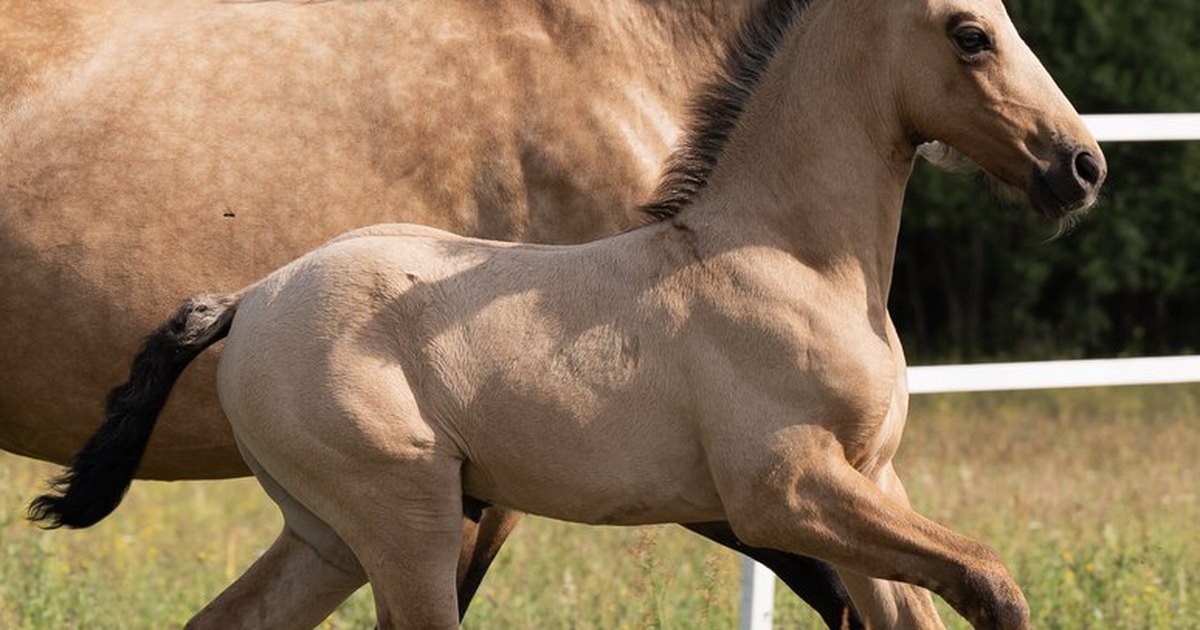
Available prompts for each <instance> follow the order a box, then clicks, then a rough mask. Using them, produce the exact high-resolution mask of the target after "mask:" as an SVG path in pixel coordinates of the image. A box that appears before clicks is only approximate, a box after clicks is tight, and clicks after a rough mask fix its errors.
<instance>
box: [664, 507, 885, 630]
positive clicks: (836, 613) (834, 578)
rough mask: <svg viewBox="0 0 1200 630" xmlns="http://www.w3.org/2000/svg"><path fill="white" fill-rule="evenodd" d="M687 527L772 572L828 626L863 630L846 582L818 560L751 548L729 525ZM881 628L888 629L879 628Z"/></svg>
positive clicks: (694, 525) (694, 524)
mask: <svg viewBox="0 0 1200 630" xmlns="http://www.w3.org/2000/svg"><path fill="white" fill-rule="evenodd" d="M684 527H686V528H688V529H690V530H692V531H693V532H695V533H697V534H700V535H701V536H704V537H705V538H707V539H709V540H711V541H713V542H715V543H718V544H721V545H724V546H726V547H728V548H730V549H732V550H734V551H736V552H738V553H741V554H744V555H746V556H749V557H751V558H753V559H754V560H755V561H757V562H761V563H762V564H763V565H765V566H766V567H767V568H769V569H771V571H773V572H774V573H775V575H777V576H778V577H779V579H780V580H783V583H784V584H786V585H787V586H788V588H790V589H792V592H794V593H795V594H796V595H798V596H799V597H800V598H801V599H803V600H804V602H805V603H807V604H808V605H809V606H812V608H813V610H815V611H816V612H817V614H819V615H820V616H821V619H822V620H823V621H824V622H825V625H827V626H829V627H830V628H836V629H837V630H858V629H859V628H862V627H863V623H862V621H861V620H860V619H859V616H858V613H857V611H856V610H855V608H854V606H853V605H852V602H851V601H850V595H849V594H848V593H847V592H846V588H845V586H843V584H842V579H841V577H840V576H839V574H838V573H837V572H836V571H835V570H834V568H833V567H831V566H829V565H828V564H825V563H824V562H822V561H820V560H817V559H815V558H809V557H807V556H799V555H796V554H792V553H787V552H786V551H779V550H777V549H765V548H762V547H750V546H747V545H745V544H743V543H742V541H740V540H738V538H737V536H735V535H734V534H733V529H731V528H730V527H729V523H726V522H723V521H722V522H715V523H688V524H685V525H684ZM875 627H880V628H887V627H892V626H888V625H883V626H878V625H877V626H875Z"/></svg>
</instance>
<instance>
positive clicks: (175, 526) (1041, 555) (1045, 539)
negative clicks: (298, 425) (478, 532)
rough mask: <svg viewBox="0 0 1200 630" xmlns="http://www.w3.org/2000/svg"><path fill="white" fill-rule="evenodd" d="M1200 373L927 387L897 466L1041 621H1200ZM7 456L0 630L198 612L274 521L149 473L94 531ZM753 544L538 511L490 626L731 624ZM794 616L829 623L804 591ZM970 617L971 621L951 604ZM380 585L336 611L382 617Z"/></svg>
mask: <svg viewBox="0 0 1200 630" xmlns="http://www.w3.org/2000/svg"><path fill="white" fill-rule="evenodd" d="M1198 455H1200V387H1195V386H1174V387H1155V388H1133V389H1108V390H1080V391H1073V392H1046V393H1019V394H983V395H978V394H976V395H953V396H932V397H918V398H915V399H914V401H913V408H912V413H911V414H910V420H909V426H908V430H907V432H906V435H905V440H904V445H903V446H902V448H901V452H900V455H899V457H898V463H897V467H898V469H899V471H900V474H901V475H902V476H903V477H904V479H905V480H906V484H907V486H908V489H909V493H910V494H911V495H912V498H913V501H914V503H915V505H916V507H917V509H919V510H920V511H921V512H923V513H924V514H926V515H928V516H930V517H932V518H934V519H936V520H938V521H940V522H942V523H945V524H947V525H950V526H952V527H954V528H956V529H957V530H959V531H961V532H963V533H965V534H968V535H971V536H974V537H976V538H980V539H982V540H984V541H986V542H988V543H989V544H991V545H993V546H995V547H996V548H998V549H999V550H1000V552H1001V554H1002V555H1003V556H1004V558H1005V559H1006V561H1007V562H1008V564H1009V566H1010V567H1011V568H1012V569H1013V571H1014V573H1015V574H1016V576H1017V579H1018V581H1019V582H1020V584H1021V585H1022V587H1023V588H1024V589H1025V592H1026V594H1027V596H1028V598H1029V601H1030V605H1031V607H1032V609H1033V614H1034V620H1035V624H1036V627H1040V628H1195V627H1200V601H1198V600H1200V588H1198V587H1197V580H1198V579H1200V575H1198V573H1200V544H1198V543H1197V542H1196V541H1197V539H1200V499H1198V495H1200V475H1197V474H1196V472H1195V470H1194V468H1193V466H1194V462H1195V461H1196V459H1197V456H1198ZM54 470H55V469H54V468H53V467H51V466H48V465H44V464H39V463H35V462H31V461H29V460H23V459H20V458H17V457H14V456H10V455H2V456H0V551H2V553H0V628H5V629H7V628H12V629H19V628H38V629H42V628H55V629H57V628H161V627H164V626H168V627H169V626H178V625H181V624H182V623H183V622H184V621H186V619H187V618H188V617H189V615H190V614H191V613H193V612H195V611H196V610H198V609H199V608H200V607H201V606H203V605H204V603H205V602H207V601H208V600H209V599H210V598H212V597H213V596H215V595H216V594H217V593H218V592H219V591H220V590H221V589H222V588H223V587H224V586H225V585H226V584H227V583H228V582H229V581H231V580H232V579H233V578H234V577H236V575H237V574H238V573H239V572H240V571H241V570H242V569H244V568H245V566H246V565H248V564H249V562H250V561H251V560H252V559H253V558H254V557H255V555H256V554H257V553H260V552H261V551H262V550H263V549H264V548H265V547H266V546H267V545H268V544H269V543H270V541H271V539H272V538H273V537H274V534H275V532H276V531H277V529H278V527H279V522H280V521H279V517H278V515H277V513H276V511H275V509H274V507H273V506H272V505H271V504H270V503H269V502H268V501H267V500H266V499H265V498H264V497H263V496H262V495H261V493H260V491H259V490H258V487H257V486H256V485H255V484H254V483H253V482H252V481H249V480H239V481H230V482H207V483H176V484H165V483H139V484H137V485H135V487H134V488H133V490H132V492H131V493H130V496H129V498H128V499H127V500H126V503H125V504H124V505H123V506H122V507H121V509H120V510H118V512H117V514H116V515H114V517H112V518H110V519H109V520H107V521H105V522H104V523H102V524H101V525H100V526H98V527H97V528H95V529H93V530H90V531H86V532H65V531H57V532H41V531H39V530H36V529H34V528H32V527H30V526H29V525H28V524H26V523H25V522H24V520H23V518H22V515H23V510H24V505H25V504H26V503H27V502H28V500H29V499H30V498H31V497H32V496H33V495H34V494H35V493H36V492H37V491H38V490H39V489H40V488H41V487H42V483H43V480H44V478H45V477H46V476H47V475H49V474H51V473H52V472H54ZM738 567H739V565H738V560H737V558H736V557H735V556H734V555H733V554H731V553H728V552H726V551H724V550H722V549H718V548H716V547H715V546H714V545H710V544H708V543H706V542H704V541H702V540H700V539H698V538H697V537H695V536H692V535H690V534H688V533H686V532H685V531H683V530H682V529H681V528H678V527H648V528H639V529H622V528H592V527H584V526H578V525H569V524H564V523H557V522H552V521H547V520H543V519H534V518H527V519H526V521H525V522H524V523H523V524H522V525H521V526H520V528H519V529H518V530H517V533H516V534H515V535H514V536H513V538H512V539H511V541H510V544H509V545H508V547H506V549H505V550H504V552H503V553H502V554H501V556H500V558H499V559H498V560H497V564H496V566H495V568H494V569H493V572H492V574H491V575H490V576H489V578H488V580H487V581H486V582H485V584H484V588H483V590H482V591H481V593H480V594H479V596H478V598H477V599H476V601H475V604H474V606H473V608H472V610H471V613H470V615H469V616H468V618H467V624H466V625H467V626H468V627H471V628H728V627H731V626H734V625H735V623H736V620H737V604H738ZM776 604H777V610H776V619H777V621H778V622H779V624H778V625H779V626H780V627H796V626H799V627H819V624H818V622H817V620H816V618H815V616H814V615H812V614H811V613H810V612H808V611H806V610H805V609H804V607H803V605H802V604H800V603H799V602H798V600H797V599H796V598H795V597H793V596H792V595H791V594H790V593H789V592H787V591H786V589H783V588H780V589H779V591H778V593H777V597H776ZM943 616H944V618H946V620H947V622H948V623H949V624H950V625H951V627H957V628H965V627H967V626H966V624H965V623H964V622H963V621H962V619H960V618H958V617H957V616H956V615H954V614H953V613H952V612H950V611H949V609H947V608H944V607H943ZM372 624H373V611H372V608H371V601H370V595H369V593H367V592H366V591H365V590H364V591H361V592H359V593H358V594H357V595H356V596H355V597H354V598H352V599H351V600H350V601H349V602H347V603H346V604H345V605H344V606H343V607H342V608H341V609H340V610H339V611H338V612H337V613H336V614H335V615H334V616H333V617H332V618H330V620H329V621H327V622H326V626H327V627H331V628H358V627H370V626H371V625H372Z"/></svg>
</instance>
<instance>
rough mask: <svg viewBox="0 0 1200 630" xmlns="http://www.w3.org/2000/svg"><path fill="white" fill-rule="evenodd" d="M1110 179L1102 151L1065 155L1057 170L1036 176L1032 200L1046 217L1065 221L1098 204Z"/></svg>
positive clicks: (1077, 149)
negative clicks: (1102, 188)
mask: <svg viewBox="0 0 1200 630" xmlns="http://www.w3.org/2000/svg"><path fill="white" fill-rule="evenodd" d="M1107 176H1108V165H1107V164H1106V163H1105V161H1104V154H1103V153H1101V152H1100V150H1099V149H1079V148H1076V149H1072V150H1069V151H1063V152H1062V153H1060V154H1059V158H1058V159H1057V160H1056V161H1055V163H1054V165H1053V166H1051V167H1050V168H1048V169H1046V170H1045V171H1041V172H1038V173H1036V175H1035V177H1034V186H1033V191H1032V193H1031V195H1030V198H1031V199H1032V201H1033V205H1034V206H1035V207H1037V209H1038V211H1039V212H1041V213H1042V214H1044V215H1046V216H1048V217H1050V218H1052V219H1058V218H1062V217H1064V216H1066V215H1068V214H1071V213H1072V212H1078V211H1080V210H1086V209H1087V208H1090V207H1091V206H1092V204H1094V203H1096V199H1097V198H1098V197H1099V196H1100V187H1101V186H1103V185H1104V178H1105V177H1107Z"/></svg>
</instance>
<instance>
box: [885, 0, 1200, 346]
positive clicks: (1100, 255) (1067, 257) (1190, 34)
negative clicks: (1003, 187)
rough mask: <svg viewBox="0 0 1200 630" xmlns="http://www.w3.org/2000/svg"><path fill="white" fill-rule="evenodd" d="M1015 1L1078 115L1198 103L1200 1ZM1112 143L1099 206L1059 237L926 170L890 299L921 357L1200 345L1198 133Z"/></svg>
mask: <svg viewBox="0 0 1200 630" xmlns="http://www.w3.org/2000/svg"><path fill="white" fill-rule="evenodd" d="M1006 4H1007V5H1008V8H1009V12H1010V13H1011V15H1012V17H1013V20H1014V21H1015V22H1016V24H1017V28H1018V29H1020V31H1021V33H1022V34H1023V36H1024V37H1025V40H1026V41H1027V42H1028V43H1029V45H1030V46H1031V47H1032V48H1033V50H1034V52H1036V53H1037V54H1038V55H1039V57H1041V59H1042V62H1043V63H1044V64H1045V65H1046V67H1047V68H1048V69H1049V70H1050V72H1051V73H1052V74H1053V75H1054V77H1055V78H1056V79H1057V80H1058V83H1059V85H1060V86H1061V87H1062V89H1063V91H1064V92H1066V94H1067V96H1068V97H1069V98H1070V99H1071V101H1072V102H1073V103H1074V104H1075V106H1076V108H1077V109H1078V110H1079V111H1080V112H1082V113H1087V114H1102V113H1168V112H1200V8H1198V6H1197V5H1196V3H1195V0H1156V1H1155V2H1114V1H1113V0H1061V1H1059V0H1056V1H1055V2H1046V1H1045V0H1008V2H1007V3H1006ZM1104 150H1105V155H1106V156H1107V157H1108V163H1109V173H1110V174H1109V179H1108V184H1107V186H1106V189H1105V193H1104V196H1103V199H1102V201H1101V204H1100V205H1099V206H1098V207H1097V208H1096V209H1095V210H1094V211H1093V214H1092V216H1090V217H1088V218H1087V219H1086V220H1085V221H1084V222H1083V223H1082V224H1081V225H1080V226H1079V227H1077V228H1076V229H1075V230H1074V232H1072V233H1071V234H1069V235H1067V236H1066V237H1064V238H1061V239H1059V240H1056V241H1052V242H1047V238H1048V237H1049V236H1051V235H1052V234H1053V233H1054V229H1053V226H1050V225H1047V224H1046V223H1045V222H1039V220H1038V219H1037V218H1036V217H1035V216H1034V215H1033V213H1032V212H1031V211H1028V210H1026V209H1024V208H1014V207H1012V206H1011V205H1006V204H1005V203H1003V202H1000V201H998V200H996V199H994V198H992V196H991V195H989V194H988V193H987V192H986V189H985V188H984V187H981V186H980V185H979V184H978V183H977V182H975V181H974V180H973V178H971V177H964V176H962V175H953V174H946V173H941V172H937V171H935V170H934V169H933V168H932V167H930V166H928V165H926V164H921V165H920V166H919V167H918V169H917V173H916V174H915V176H914V178H913V181H912V183H911V185H910V188H909V195H908V200H907V205H906V209H905V215H904V224H903V226H902V228H901V238H900V248H899V257H898V260H897V267H896V277H895V282H894V284H893V289H892V305H891V308H892V314H893V316H894V317H895V319H896V323H897V326H898V327H899V328H900V332H901V338H903V339H904V340H905V345H906V349H907V351H908V354H909V358H910V360H911V361H912V362H913V363H924V362H953V361H958V360H982V359H1006V358H1021V359H1040V358H1050V357H1082V356H1097V357H1102V356H1122V355H1158V354H1181V353H1189V352H1195V351H1200V326H1197V325H1196V322H1195V315H1196V314H1197V313H1200V143H1196V142H1191V143H1115V144H1106V145H1105V146H1104Z"/></svg>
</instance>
